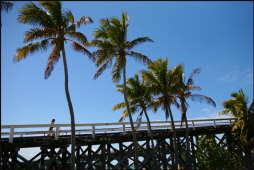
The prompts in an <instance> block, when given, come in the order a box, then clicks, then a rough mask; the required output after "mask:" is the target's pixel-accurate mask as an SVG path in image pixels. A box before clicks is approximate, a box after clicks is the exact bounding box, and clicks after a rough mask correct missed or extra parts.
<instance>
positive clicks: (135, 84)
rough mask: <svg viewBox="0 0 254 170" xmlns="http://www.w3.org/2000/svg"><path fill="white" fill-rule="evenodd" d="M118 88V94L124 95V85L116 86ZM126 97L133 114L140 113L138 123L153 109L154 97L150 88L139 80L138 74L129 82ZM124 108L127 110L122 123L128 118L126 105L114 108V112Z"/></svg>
mask: <svg viewBox="0 0 254 170" xmlns="http://www.w3.org/2000/svg"><path fill="white" fill-rule="evenodd" d="M116 87H118V89H117V91H118V92H121V93H123V85H116ZM126 95H127V97H128V101H129V103H130V109H131V114H134V113H136V112H139V111H140V113H139V116H138V121H141V119H142V116H143V114H144V112H145V111H146V109H148V108H150V107H151V102H152V95H151V92H150V90H149V88H148V87H147V86H146V85H145V84H144V81H143V80H140V79H139V75H138V74H135V75H134V77H132V78H129V79H128V80H127V86H126ZM123 108H125V110H124V111H123V115H122V116H121V118H120V120H119V121H120V122H121V121H123V120H124V119H125V118H126V117H128V112H127V109H126V104H125V103H124V102H122V103H119V104H116V105H115V106H114V107H113V110H114V111H115V110H118V109H123Z"/></svg>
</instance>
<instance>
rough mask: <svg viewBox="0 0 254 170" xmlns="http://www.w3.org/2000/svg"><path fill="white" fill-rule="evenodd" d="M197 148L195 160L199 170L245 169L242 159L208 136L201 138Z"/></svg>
mask: <svg viewBox="0 0 254 170" xmlns="http://www.w3.org/2000/svg"><path fill="white" fill-rule="evenodd" d="M196 147H197V150H196V152H195V158H196V159H197V166H198V168H199V169H207V170H221V169H241V168H243V163H242V161H241V159H240V158H238V157H237V156H235V155H234V154H232V153H231V152H230V151H228V149H226V148H224V147H222V146H220V145H218V144H217V143H216V141H215V139H214V138H210V137H208V136H202V137H199V138H198V140H197V142H196Z"/></svg>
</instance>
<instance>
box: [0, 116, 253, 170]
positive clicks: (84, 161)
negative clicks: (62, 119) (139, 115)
mask: <svg viewBox="0 0 254 170" xmlns="http://www.w3.org/2000/svg"><path fill="white" fill-rule="evenodd" d="M234 121H235V119H233V118H230V119H203V120H188V126H189V128H188V131H189V140H190V145H191V146H190V148H191V153H190V154H191V160H192V161H191V162H192V163H191V169H196V168H197V167H196V163H197V162H196V159H195V158H194V153H195V150H196V145H195V142H196V141H197V137H198V136H201V135H210V136H212V137H214V138H215V139H216V142H217V144H218V145H220V146H223V147H225V148H227V149H230V150H232V151H234V152H235V153H236V154H238V155H241V154H242V155H244V153H242V151H240V150H239V147H238V146H237V145H235V144H234V143H233V141H234V137H233V136H232V134H231V126H230V125H231V124H232V123H233V122H234ZM134 124H135V127H136V134H137V139H138V148H139V167H140V169H143V168H145V169H154V168H155V167H156V168H157V169H158V168H159V169H171V168H172V167H173V166H174V160H173V156H172V153H173V152H174V148H173V144H172V140H173V134H172V131H171V124H170V121H153V122H151V125H152V133H153V141H154V143H155V148H152V147H151V138H150V136H149V133H150V131H149V130H148V126H147V122H135V123H134ZM51 126H53V127H54V133H53V136H48V134H49V133H50V131H48V128H49V127H51ZM175 126H176V135H177V145H178V153H180V154H179V155H178V163H179V164H178V165H177V166H178V167H184V166H185V163H186V153H187V152H186V136H185V135H186V128H185V125H183V126H182V127H181V126H180V121H175ZM70 132H71V130H70V124H55V125H50V124H40V125H39V124H36V125H2V126H1V136H2V139H1V152H0V153H1V168H2V169H69V168H70V155H71V154H70V149H69V148H68V147H69V145H70V141H71V139H70ZM31 147H40V151H39V152H38V153H37V154H35V155H34V157H32V158H31V159H27V158H25V156H24V155H21V154H20V149H23V148H31ZM133 153H134V149H133V142H132V135H131V128H130V123H128V122H122V123H95V124H76V163H77V166H76V168H77V169H133V167H134V166H133ZM155 158H156V159H155ZM155 160H156V161H155ZM253 160H254V159H253Z"/></svg>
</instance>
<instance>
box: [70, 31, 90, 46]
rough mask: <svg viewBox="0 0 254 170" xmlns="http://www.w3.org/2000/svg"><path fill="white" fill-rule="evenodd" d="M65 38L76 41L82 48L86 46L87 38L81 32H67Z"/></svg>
mask: <svg viewBox="0 0 254 170" xmlns="http://www.w3.org/2000/svg"><path fill="white" fill-rule="evenodd" d="M66 36H68V37H70V38H72V39H74V40H77V41H78V42H80V43H81V44H82V45H84V46H88V41H87V38H86V36H85V35H84V34H83V33H81V32H67V33H66Z"/></svg>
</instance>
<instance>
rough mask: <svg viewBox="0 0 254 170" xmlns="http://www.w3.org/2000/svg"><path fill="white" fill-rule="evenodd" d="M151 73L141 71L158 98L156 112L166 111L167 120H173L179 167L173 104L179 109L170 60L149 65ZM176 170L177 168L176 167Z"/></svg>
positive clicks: (175, 156)
mask: <svg viewBox="0 0 254 170" xmlns="http://www.w3.org/2000/svg"><path fill="white" fill-rule="evenodd" d="M148 69H149V71H145V70H141V73H142V75H143V78H144V79H145V82H146V84H147V85H148V86H149V87H150V90H151V92H152V93H153V94H154V95H155V96H156V99H155V100H154V101H153V107H154V111H157V109H158V108H159V107H161V108H162V109H163V110H165V115H166V120H167V119H168V117H170V119H171V130H172V132H173V147H174V163H173V165H174V166H175V165H177V161H178V160H177V155H178V151H177V144H176V132H175V124H174V118H173V114H172V111H171V107H170V106H171V104H174V105H176V106H177V107H179V105H178V103H177V101H176V98H175V96H174V91H175V89H174V87H175V82H174V81H173V79H172V72H171V70H169V69H168V59H165V60H164V61H163V60H162V59H157V60H156V61H154V62H152V63H150V64H148ZM175 168H176V167H175Z"/></svg>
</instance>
